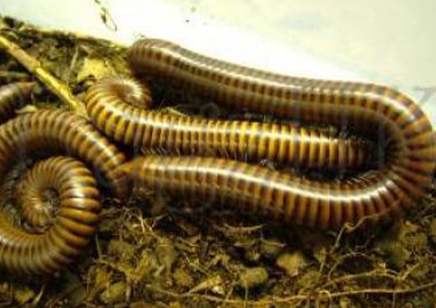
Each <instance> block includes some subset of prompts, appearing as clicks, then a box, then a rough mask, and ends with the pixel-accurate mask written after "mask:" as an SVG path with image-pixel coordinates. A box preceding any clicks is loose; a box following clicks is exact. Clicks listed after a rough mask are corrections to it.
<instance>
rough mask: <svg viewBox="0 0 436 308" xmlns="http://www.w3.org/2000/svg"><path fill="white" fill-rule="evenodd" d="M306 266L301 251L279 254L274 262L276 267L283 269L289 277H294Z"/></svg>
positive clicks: (306, 262)
mask: <svg viewBox="0 0 436 308" xmlns="http://www.w3.org/2000/svg"><path fill="white" fill-rule="evenodd" d="M307 264H308V261H307V259H306V257H305V256H304V254H303V253H302V252H301V251H298V250H297V251H294V252H292V253H288V252H286V253H283V254H281V255H280V256H279V257H278V258H277V261H276V265H277V266H278V267H280V268H281V269H283V270H284V271H285V272H286V274H287V275H288V276H290V277H295V276H297V275H298V274H299V273H300V270H301V269H303V268H304V267H305V266H306V265H307Z"/></svg>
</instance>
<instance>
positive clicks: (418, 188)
mask: <svg viewBox="0 0 436 308" xmlns="http://www.w3.org/2000/svg"><path fill="white" fill-rule="evenodd" d="M128 61H129V63H130V66H131V68H132V70H133V72H134V74H135V75H137V76H138V77H139V78H144V77H147V76H151V77H154V78H157V79H161V80H164V81H166V82H168V83H170V84H173V85H174V86H176V87H180V88H181V89H183V91H188V90H189V91H192V92H194V93H197V94H199V95H204V96H207V97H208V98H210V99H213V100H215V101H217V102H220V103H223V104H225V105H226V106H228V107H231V108H240V109H244V110H250V111H253V112H260V113H270V114H273V115H275V116H279V117H286V118H289V119H296V120H301V121H304V122H308V123H315V124H331V125H335V126H339V127H344V126H346V127H348V128H349V129H350V130H351V131H354V132H356V133H358V134H361V135H362V136H366V137H370V138H371V139H372V140H373V141H375V144H376V146H377V150H383V151H384V152H385V157H384V163H383V164H380V167H378V168H377V169H376V170H371V171H367V172H366V173H363V174H359V175H356V176H355V177H354V178H352V179H350V180H348V181H346V182H342V183H338V182H327V183H322V182H319V181H314V180H302V179H298V178H295V177H287V176H285V175H282V174H280V173H276V172H271V171H268V170H264V169H259V168H258V167H256V168H255V167H250V166H249V165H247V164H243V163H240V164H236V163H235V162H231V161H229V160H214V159H212V160H208V159H200V158H192V157H187V158H171V157H168V158H165V157H162V158H155V157H150V158H148V157H145V158H140V159H138V160H137V163H136V165H135V166H136V167H135V168H132V167H128V166H127V167H126V168H125V169H126V170H128V172H127V173H131V174H132V177H133V178H134V179H135V180H136V181H139V182H141V183H142V184H144V185H145V186H148V187H149V188H152V189H154V188H156V189H163V190H168V191H174V192H179V193H180V192H186V193H187V192H190V194H199V195H202V194H203V195H204V194H205V195H208V194H211V193H216V194H217V195H219V194H224V195H225V196H227V199H230V200H234V201H240V199H241V198H242V199H244V198H243V197H241V196H242V195H244V192H248V195H250V193H252V194H253V195H256V196H258V198H255V199H256V200H258V199H259V200H261V201H255V200H251V199H250V198H248V199H249V200H245V201H246V202H245V203H246V205H247V206H248V208H249V209H251V210H253V211H258V212H261V213H268V214H269V215H272V216H273V217H282V218H283V219H285V220H289V221H296V222H297V223H300V224H306V225H311V226H316V227H321V228H328V227H341V226H343V225H344V224H345V223H347V222H349V223H357V221H358V220H360V219H362V218H364V217H373V218H374V220H377V219H379V218H383V217H387V216H389V215H391V214H394V213H400V212H402V211H401V210H402V209H403V208H407V207H410V206H411V204H412V203H413V201H414V199H415V198H418V197H421V196H423V195H424V194H425V192H426V190H427V189H428V188H429V186H430V184H431V181H432V175H433V172H434V169H435V158H436V155H435V154H436V152H435V151H436V146H435V142H434V135H433V130H432V127H431V124H430V121H429V120H428V118H427V117H426V116H425V114H424V113H423V111H422V110H421V109H420V107H419V105H418V104H416V103H415V102H414V101H412V100H411V99H410V98H408V97H407V96H405V95H404V94H402V93H400V92H398V91H396V90H394V89H392V88H389V87H386V86H380V85H375V84H367V83H359V82H346V81H331V80H317V79H308V78H300V77H291V76H284V75H279V74H274V73H270V72H266V71H262V70H257V69H252V68H248V67H244V66H240V65H236V64H231V63H228V62H224V61H221V60H218V59H213V58H210V57H207V56H204V55H200V54H198V53H195V52H193V51H191V50H188V49H185V48H183V47H181V46H179V45H176V44H174V43H171V42H166V41H163V40H158V39H142V40H139V41H138V42H136V43H135V44H134V45H133V46H132V47H131V48H130V49H129V52H128ZM96 95H97V96H98V94H96ZM101 95H103V94H101ZM124 109H127V107H120V106H117V105H114V107H113V108H112V109H111V110H110V112H108V113H110V114H111V117H109V119H110V121H109V120H108V122H107V123H108V124H107V125H108V126H109V127H111V128H112V129H113V131H114V132H117V130H116V128H117V127H118V126H117V124H118V125H119V126H121V127H123V128H124V129H125V130H127V131H128V132H129V131H130V130H132V129H133V128H134V127H135V128H137V127H138V126H134V127H133V126H129V124H128V123H130V122H129V121H130V120H131V118H123V117H122V114H123V113H122V111H123V110H124ZM91 114H92V113H91ZM133 116H135V114H133ZM136 116H137V113H136ZM94 121H95V120H94ZM120 123H121V124H120ZM125 123H127V124H125ZM161 125H162V126H164V124H161ZM97 126H98V125H97ZM209 129H212V128H209ZM125 130H124V131H125ZM124 131H123V133H124ZM258 134H259V136H262V135H263V132H262V131H260V132H258ZM127 135H129V133H127ZM191 135H194V136H195V134H191ZM153 136H154V135H153ZM161 137H162V138H164V139H165V138H168V139H169V137H170V136H169V135H168V134H167V133H166V134H162V136H161ZM147 138H152V137H151V136H147ZM191 139H194V137H191ZM194 140H198V139H194ZM273 144H274V143H273ZM272 148H274V147H273V146H272ZM278 152H280V151H278V150H277V148H275V153H278ZM212 164H214V165H212ZM321 165H322V164H321ZM253 168H254V169H253ZM129 170H130V172H129ZM138 170H141V171H138Z"/></svg>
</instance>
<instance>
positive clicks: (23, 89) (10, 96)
mask: <svg viewBox="0 0 436 308" xmlns="http://www.w3.org/2000/svg"><path fill="white" fill-rule="evenodd" d="M35 88H36V83H34V82H15V83H10V84H7V85H4V86H1V87H0V123H3V122H5V121H6V120H9V119H10V118H11V117H12V116H13V113H14V112H15V110H17V109H19V108H20V107H23V106H24V104H25V103H26V102H27V98H28V97H29V96H30V94H31V93H32V92H33V90H34V89H35Z"/></svg>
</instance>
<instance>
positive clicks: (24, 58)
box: [0, 35, 87, 116]
mask: <svg viewBox="0 0 436 308" xmlns="http://www.w3.org/2000/svg"><path fill="white" fill-rule="evenodd" d="M0 48H1V49H3V50H4V51H5V52H7V53H8V54H9V55H10V56H12V57H13V58H14V59H15V60H17V61H18V62H19V63H21V65H23V66H24V67H25V68H26V69H27V70H28V71H29V72H31V73H32V74H34V75H35V76H36V77H37V78H38V79H39V80H40V81H41V82H42V83H43V84H44V85H46V86H47V88H48V89H50V91H52V92H53V93H54V94H55V95H56V96H58V97H59V98H60V99H61V100H62V101H63V102H65V103H66V104H67V105H68V106H69V107H70V108H71V109H72V110H74V111H76V112H78V113H79V114H81V115H84V116H87V114H86V109H85V106H84V104H83V103H82V102H81V101H79V100H78V99H77V98H76V97H75V96H74V95H73V94H72V93H71V90H70V88H69V87H68V86H67V85H66V84H65V83H63V82H62V81H60V80H59V79H57V78H56V77H54V76H53V75H52V74H50V73H49V72H48V71H46V70H45V69H44V68H43V67H42V65H41V62H39V61H38V60H37V59H35V58H34V57H32V56H30V55H29V54H28V53H27V52H26V51H24V50H23V49H21V48H20V46H18V45H17V44H15V43H13V42H11V41H10V40H8V39H7V38H6V37H5V36H3V35H0Z"/></svg>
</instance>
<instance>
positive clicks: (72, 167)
mask: <svg viewBox="0 0 436 308" xmlns="http://www.w3.org/2000/svg"><path fill="white" fill-rule="evenodd" d="M47 150H49V151H51V152H54V153H56V152H61V153H63V154H64V155H68V156H72V157H75V158H78V159H80V160H81V161H83V162H84V163H86V164H87V165H88V166H89V167H91V168H92V171H93V172H94V175H96V176H98V179H99V182H100V185H102V186H105V187H108V188H110V189H111V190H112V191H113V193H114V195H115V196H117V197H119V198H124V197H126V196H128V195H129V194H130V188H129V186H128V182H127V181H126V178H125V177H123V175H122V174H121V173H120V172H119V171H118V170H117V169H118V167H119V166H120V165H122V164H123V163H124V162H125V156H124V154H123V153H122V152H120V151H119V150H118V149H117V148H116V147H115V146H114V145H112V144H111V143H109V141H108V140H107V139H106V138H105V137H104V136H102V135H100V133H98V132H97V131H96V130H95V128H94V127H93V126H92V125H91V124H90V123H89V122H88V120H87V119H85V118H83V117H81V116H78V115H75V114H73V113H70V112H65V111H60V110H54V109H52V110H40V111H37V112H34V113H31V114H24V115H21V116H19V117H16V118H15V119H12V120H10V121H8V122H7V123H5V124H3V125H1V126H0V181H1V180H2V179H4V175H5V174H6V173H7V171H8V170H9V168H10V166H11V165H13V163H14V162H16V161H17V160H19V159H22V158H24V157H25V156H26V155H34V154H37V153H38V152H40V151H47ZM96 185H97V181H96V180H95V178H94V176H93V174H92V173H91V172H90V171H89V170H88V169H87V167H85V166H84V165H83V163H80V162H78V161H75V160H73V159H72V158H65V157H56V158H50V159H49V160H47V161H43V162H41V163H39V164H37V165H36V166H35V167H34V168H33V169H32V170H31V171H30V172H29V173H28V174H27V175H25V177H24V178H23V179H22V182H21V186H20V188H21V190H23V189H24V190H25V196H24V199H21V201H22V204H21V207H22V209H23V213H24V214H25V218H26V219H27V221H28V222H29V223H30V224H36V225H39V224H40V223H42V225H47V224H48V223H49V221H48V220H49V219H48V217H47V216H46V215H45V213H44V210H42V211H40V212H33V211H30V212H29V208H32V207H43V206H44V205H43V203H44V198H43V192H44V191H45V190H47V189H54V190H55V191H57V193H58V194H59V198H60V203H61V207H60V209H59V211H58V212H57V217H56V218H55V219H54V222H53V224H52V226H51V227H50V228H49V230H48V231H47V233H44V234H31V233H27V232H25V231H23V230H21V229H19V228H17V227H16V226H15V225H13V224H12V222H11V221H10V220H9V219H8V218H7V217H6V214H5V213H4V212H3V210H1V211H0V267H2V268H6V269H8V270H11V271H18V272H26V273H48V272H52V271H55V270H57V269H59V268H60V267H61V266H62V265H64V264H65V263H67V262H69V261H70V260H71V258H72V257H73V256H75V255H77V254H78V253H79V250H80V248H82V247H83V246H84V245H85V244H86V243H87V242H88V238H89V236H90V235H91V234H92V233H93V232H94V230H95V226H94V224H95V222H96V221H97V216H96V215H97V211H98V209H99V207H100V203H99V200H98V190H97V187H96ZM0 193H2V192H1V191H0ZM41 215H42V216H41Z"/></svg>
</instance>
